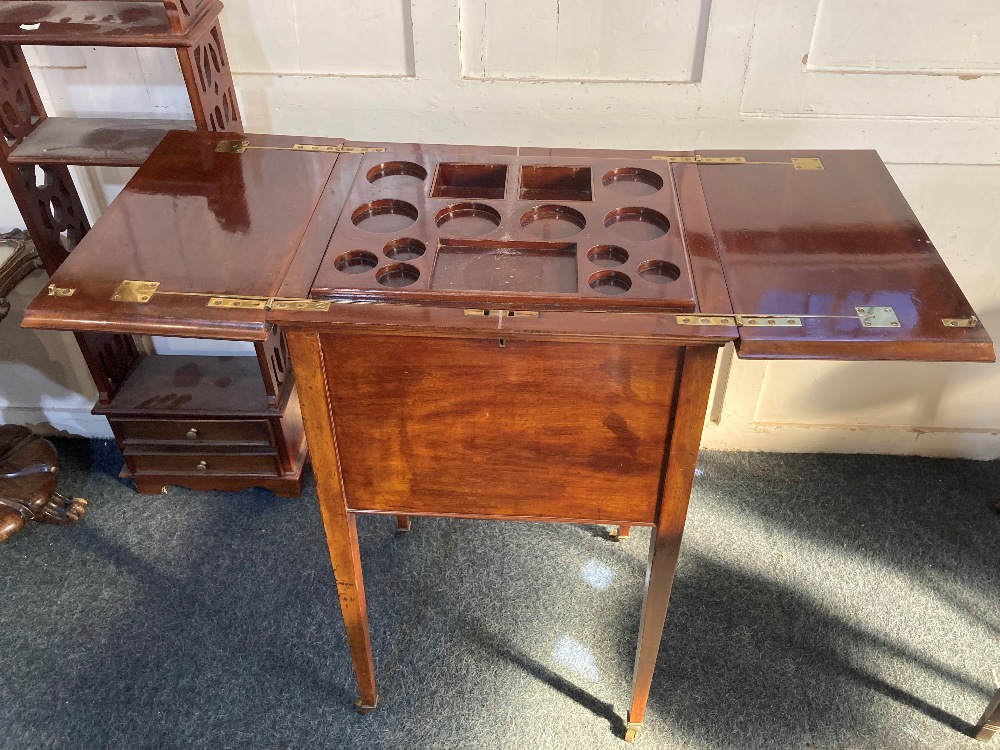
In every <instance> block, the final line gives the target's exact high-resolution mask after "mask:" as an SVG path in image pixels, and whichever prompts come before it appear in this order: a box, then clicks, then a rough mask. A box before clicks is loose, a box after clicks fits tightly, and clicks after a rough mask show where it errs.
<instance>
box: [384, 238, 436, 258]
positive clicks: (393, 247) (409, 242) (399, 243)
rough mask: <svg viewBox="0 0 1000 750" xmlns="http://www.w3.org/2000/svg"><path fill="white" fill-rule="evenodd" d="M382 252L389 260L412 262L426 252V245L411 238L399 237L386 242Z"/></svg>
mask: <svg viewBox="0 0 1000 750" xmlns="http://www.w3.org/2000/svg"><path fill="white" fill-rule="evenodd" d="M382 252H383V253H385V257H387V258H389V259H390V260H414V259H415V258H419V257H420V256H421V255H423V254H424V253H426V252H427V245H425V244H424V243H423V242H421V241H420V240H417V239H414V238H413V237H400V238H399V239H398V240H392V241H391V242H387V243H386V245H385V247H384V248H383V249H382Z"/></svg>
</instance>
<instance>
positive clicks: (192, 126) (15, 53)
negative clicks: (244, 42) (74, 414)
mask: <svg viewBox="0 0 1000 750" xmlns="http://www.w3.org/2000/svg"><path fill="white" fill-rule="evenodd" d="M221 10H222V3H220V2H218V0H133V1H132V2H107V1H106V0H75V1H73V2H71V1H68V0H62V1H59V0H56V1H51V2H23V1H21V0H15V1H13V2H4V3H0V169H2V171H3V174H4V177H5V178H6V180H7V184H8V185H9V186H10V189H11V192H12V193H13V196H14V200H15V202H16V203H17V205H18V208H19V210H20V212H21V215H22V217H23V219H24V222H25V225H26V226H27V229H28V232H29V233H30V235H31V237H32V239H33V240H34V243H35V246H36V248H37V249H38V253H39V256H40V258H41V262H42V264H43V266H44V268H45V270H46V271H47V272H48V274H49V275H50V276H51V275H52V274H54V273H55V272H56V270H57V269H58V268H59V267H60V265H61V264H62V263H63V261H64V260H65V259H66V258H67V257H68V256H69V254H70V253H71V252H72V250H73V248H75V247H76V246H77V244H78V243H79V242H80V241H81V240H82V239H83V237H84V236H85V235H86V234H87V233H88V232H89V231H90V223H89V221H88V219H87V215H86V213H85V211H84V207H83V203H82V202H81V200H80V196H79V193H78V192H77V189H76V186H75V185H74V184H73V180H72V177H71V175H70V172H69V169H68V167H69V166H114V167H138V166H140V165H141V164H143V163H144V162H145V161H146V159H147V158H148V156H149V154H150V153H151V152H152V151H153V150H154V149H155V148H156V146H157V145H159V143H160V141H161V140H163V138H164V137H165V136H166V134H167V133H168V132H170V131H171V130H207V131H224V132H232V133H242V132H243V123H242V121H241V118H240V112H239V107H238V105H237V102H236V95H235V89H234V86H233V78H232V72H231V70H230V68H229V61H228V57H227V55H226V49H225V42H224V40H223V36H222V30H221V28H220V26H219V21H218V18H219V13H220V12H221ZM23 45H64V46H103V47H170V48H174V49H176V51H177V59H178V62H179V65H180V69H181V73H182V75H183V77H184V82H185V86H186V88H187V91H188V96H189V98H190V101H191V107H192V110H193V112H194V119H193V121H192V120H162V119H122V118H81V117H52V118H50V117H48V115H47V114H46V112H45V108H44V106H43V104H42V101H41V98H40V97H39V95H38V90H37V88H36V86H35V83H34V80H33V79H32V75H31V71H30V69H29V68H28V64H27V62H26V61H25V58H24V54H23V52H22V46H23ZM76 338H77V341H78V343H79V344H80V348H81V350H82V352H83V355H84V358H85V360H86V362H87V366H88V368H89V370H90V373H91V375H92V376H93V378H94V382H95V384H96V385H97V390H98V394H99V401H98V404H97V406H95V408H94V413H95V414H101V415H104V416H106V417H107V418H108V421H109V422H110V424H111V427H112V430H113V431H114V433H115V436H116V438H117V440H118V444H119V447H120V448H121V449H122V452H123V454H124V455H125V460H126V464H127V467H128V469H127V471H126V472H125V474H127V475H130V476H132V478H133V479H134V480H135V483H136V486H137V488H138V489H139V491H140V492H160V491H161V489H162V488H163V487H165V486H166V485H171V484H177V485H182V486H187V487H192V488H195V489H203V490H210V489H222V490H239V489H244V488H246V487H250V486H264V487H267V488H269V489H272V490H274V491H275V492H278V493H280V494H283V495H288V496H291V495H297V494H299V492H300V490H301V475H302V467H303V463H304V460H305V455H306V452H305V438H304V436H303V431H302V422H301V416H300V414H299V409H298V397H297V395H296V393H295V387H294V383H293V381H292V378H291V370H290V368H289V367H288V364H287V351H286V349H285V343H284V338H283V336H282V335H281V333H280V332H278V331H275V332H274V334H273V335H272V336H271V337H270V338H269V339H268V340H267V341H264V342H257V343H256V349H257V357H256V358H254V357H210V356H202V357H178V356H163V355H149V354H146V353H145V352H143V351H142V350H141V349H140V348H139V347H138V346H137V343H136V341H135V339H134V338H133V337H132V336H130V335H127V334H123V333H77V334H76Z"/></svg>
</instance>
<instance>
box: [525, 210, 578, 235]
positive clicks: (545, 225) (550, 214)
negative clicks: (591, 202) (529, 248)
mask: <svg viewBox="0 0 1000 750" xmlns="http://www.w3.org/2000/svg"><path fill="white" fill-rule="evenodd" d="M521 226H522V227H524V229H526V230H527V231H528V233H529V234H533V235H534V236H535V237H538V238H539V239H541V240H562V239H566V238H567V237H572V236H573V235H574V234H576V233H577V232H579V231H580V230H581V229H583V228H584V227H585V226H587V220H586V219H585V218H584V216H583V214H581V213H580V212H579V211H577V210H576V209H575V208H570V207H569V206H555V205H552V206H536V207H535V208H532V209H531V210H530V211H527V212H525V214H524V216H522V217H521Z"/></svg>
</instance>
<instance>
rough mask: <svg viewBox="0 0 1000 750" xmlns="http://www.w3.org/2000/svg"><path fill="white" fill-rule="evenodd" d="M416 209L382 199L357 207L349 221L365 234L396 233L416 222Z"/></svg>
mask: <svg viewBox="0 0 1000 750" xmlns="http://www.w3.org/2000/svg"><path fill="white" fill-rule="evenodd" d="M418 215H419V214H418V213H417V209H416V207H415V206H413V205H411V204H409V203H407V202H406V201H401V200H396V199H393V198H383V199H381V200H377V201H369V202H368V203H365V204H364V205H361V206H358V207H357V208H356V209H354V213H353V214H351V221H353V222H354V225H355V226H356V227H358V228H359V229H364V230H365V231H366V232H378V233H382V234H384V233H386V232H398V231H400V230H401V229H406V228H407V227H408V226H410V224H412V223H413V222H415V221H416V220H417V216H418Z"/></svg>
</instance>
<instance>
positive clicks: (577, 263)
mask: <svg viewBox="0 0 1000 750" xmlns="http://www.w3.org/2000/svg"><path fill="white" fill-rule="evenodd" d="M123 282H129V283H123ZM68 290H74V291H72V292H70V291H68ZM275 323H277V324H280V325H282V326H283V327H298V328H309V327H327V326H329V327H337V326H344V325H359V324H360V325H371V324H378V325H382V326H387V327H389V328H407V329H409V328H419V329H421V330H422V331H423V332H426V333H430V332H434V331H438V332H451V335H454V332H455V331H463V332H464V334H463V335H472V336H496V335H497V330H502V331H504V332H505V335H508V336H519V335H520V336H542V337H545V336H555V337H563V336H571V337H588V338H595V339H602V338H610V339H622V338H630V339H635V338H638V339H650V340H664V341H665V340H676V341H679V342H686V343H699V342H702V343H722V342H724V341H734V342H735V343H736V345H737V348H738V350H739V353H740V355H741V356H743V357H763V358H833V359H914V360H976V361H992V360H993V359H994V353H993V345H992V341H991V340H990V337H989V335H988V334H987V332H986V331H985V330H984V328H983V326H982V324H981V323H979V322H978V320H977V319H976V317H975V311H974V310H973V309H972V308H971V306H970V305H969V302H968V301H967V300H966V298H965V296H964V295H963V294H962V292H961V290H960V289H959V287H958V285H957V284H956V282H955V280H954V278H953V277H952V275H951V274H950V272H949V271H948V269H947V267H946V266H945V264H944V262H943V261H942V259H941V257H940V255H939V254H938V252H937V250H936V249H935V248H934V246H933V244H932V243H931V242H930V240H929V238H928V237H927V235H926V233H925V232H924V231H923V229H922V228H921V226H920V224H919V222H918V220H917V219H916V217H915V216H914V214H913V212H912V211H911V210H910V208H909V206H908V205H907V204H906V201H905V199H904V198H903V196H902V194H901V193H900V191H899V189H898V188H897V187H896V185H895V184H894V183H893V181H892V178H891V177H890V175H889V173H888V171H887V170H886V168H885V166H884V164H883V163H882V162H881V160H880V159H879V157H878V155H877V154H876V153H875V152H873V151H813V150H809V151H724V152H723V151H699V152H671V151H588V150H575V149H539V148H530V149H517V148H508V147H472V146H429V145H419V144H389V143H354V142H348V141H344V140H338V139H320V138H302V137H291V136H270V135H235V134H217V133H203V132H197V133H196V132H179V131H178V132H172V133H170V134H169V135H168V136H167V137H166V138H165V139H164V140H163V142H162V143H161V145H160V146H159V147H158V148H157V149H156V150H155V151H154V152H153V154H152V156H151V157H150V159H149V160H148V161H147V162H146V164H145V165H144V166H143V167H142V168H141V169H140V170H139V172H138V173H137V175H136V176H135V177H134V178H133V179H132V180H131V181H130V182H129V184H128V185H127V186H126V188H125V190H124V191H123V192H122V194H121V195H120V196H119V197H118V198H117V199H116V200H115V201H114V203H113V204H112V205H111V207H110V208H109V209H108V211H107V212H106V214H105V215H104V216H103V217H102V218H101V220H100V221H99V222H98V223H97V225H96V226H95V228H94V229H93V231H92V232H91V233H90V234H89V235H88V236H87V237H86V238H85V239H84V241H83V242H82V243H81V244H80V245H79V246H78V247H77V249H76V250H74V251H73V253H72V254H71V256H70V258H69V259H68V260H67V261H66V262H65V263H64V264H63V266H62V267H61V268H60V269H59V271H58V272H57V273H56V275H55V276H54V277H53V278H52V287H51V290H50V293H49V294H46V295H43V296H40V297H39V298H38V299H37V300H35V302H34V303H32V305H31V306H30V307H29V309H28V311H27V313H26V316H25V325H27V326H29V327H37V328H62V329H74V330H110V331H116V332H124V333H141V334H156V335H178V336H199V337H205V338H223V339H243V340H263V339H264V338H265V337H266V335H267V330H268V328H269V326H270V325H271V324H275Z"/></svg>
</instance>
